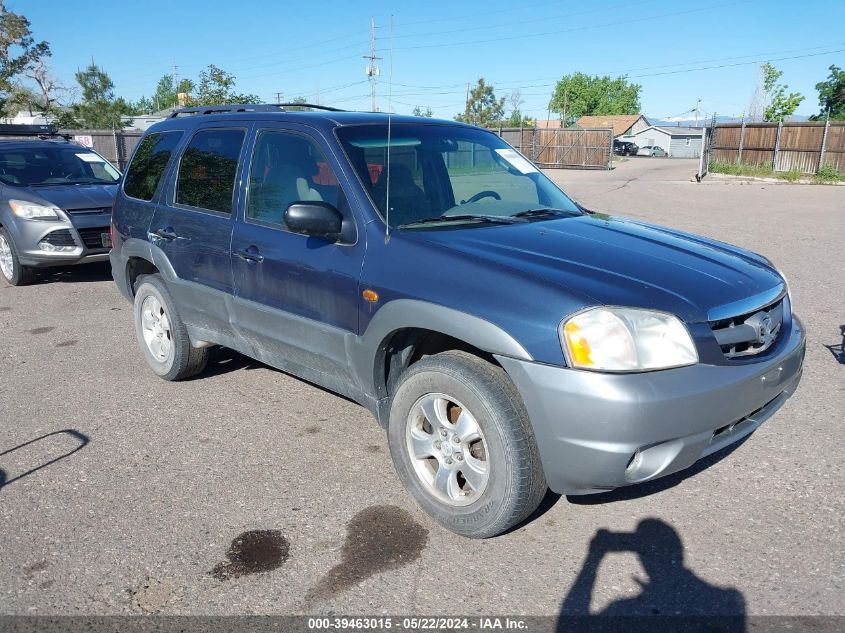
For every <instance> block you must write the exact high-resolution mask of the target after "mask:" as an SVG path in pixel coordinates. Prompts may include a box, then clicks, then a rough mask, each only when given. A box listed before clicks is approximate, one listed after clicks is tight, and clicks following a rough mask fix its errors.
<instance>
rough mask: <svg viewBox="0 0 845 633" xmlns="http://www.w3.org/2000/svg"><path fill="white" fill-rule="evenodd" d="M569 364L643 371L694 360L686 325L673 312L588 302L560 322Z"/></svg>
mask: <svg viewBox="0 0 845 633" xmlns="http://www.w3.org/2000/svg"><path fill="white" fill-rule="evenodd" d="M560 340H561V345H562V346H563V352H564V354H565V356H566V360H567V362H568V363H569V366H570V367H576V368H578V369H592V370H594V371H627V372H634V371H647V370H652V369H669V368H670V367H683V366H684V365H694V364H695V363H697V362H698V352H697V351H696V349H695V344H694V343H693V341H692V337H691V336H690V334H689V332H688V331H687V328H686V326H684V324H683V323H682V322H681V320H680V319H679V318H678V317H676V316H675V315H673V314H668V313H666V312H655V311H653V310H643V309H639V308H591V309H589V310H585V311H583V312H579V313H578V314H576V315H574V316H572V317H570V318H569V319H567V320H566V321H564V322H563V323H561V324H560Z"/></svg>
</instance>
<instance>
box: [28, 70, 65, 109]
mask: <svg viewBox="0 0 845 633" xmlns="http://www.w3.org/2000/svg"><path fill="white" fill-rule="evenodd" d="M25 74H26V76H27V77H28V78H29V79H31V80H32V81H33V82H34V83H35V85H36V86H37V87H38V93H37V94H36V93H34V94H35V103H36V104H37V106H38V109H39V110H41V111H42V112H44V113H54V112H55V111H56V110H57V108H58V106H59V93H60V92H67V88H65V87H64V86H62V84H60V83H59V81H58V79H56V78H55V77H54V76H53V74H52V73H51V72H50V69H49V67H48V66H47V62H45V61H44V59H43V58H42V59H37V60H35V61H34V62H33V63H32V64H31V65H30V67H29V68H28V69H27V70H26V72H25Z"/></svg>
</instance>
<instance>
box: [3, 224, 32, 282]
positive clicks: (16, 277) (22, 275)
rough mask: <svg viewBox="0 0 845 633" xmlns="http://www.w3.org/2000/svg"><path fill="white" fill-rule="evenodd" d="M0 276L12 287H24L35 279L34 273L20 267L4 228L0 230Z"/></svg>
mask: <svg viewBox="0 0 845 633" xmlns="http://www.w3.org/2000/svg"><path fill="white" fill-rule="evenodd" d="M0 274H2V275H3V279H5V280H6V281H7V282H9V283H10V284H11V285H13V286H25V285H27V284H29V283H32V281H33V280H34V279H35V271H34V270H33V269H32V268H29V267H27V266H23V265H21V262H20V257H19V256H18V249H17V247H16V246H15V242H14V240H13V239H12V236H11V235H9V232H8V231H7V230H6V229H5V228H0Z"/></svg>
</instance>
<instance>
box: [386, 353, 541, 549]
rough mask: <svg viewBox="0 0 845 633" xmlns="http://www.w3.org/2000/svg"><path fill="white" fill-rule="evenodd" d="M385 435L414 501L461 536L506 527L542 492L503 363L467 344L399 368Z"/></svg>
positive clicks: (525, 424)
mask: <svg viewBox="0 0 845 633" xmlns="http://www.w3.org/2000/svg"><path fill="white" fill-rule="evenodd" d="M388 441H389V444H390V453H391V456H392V457H393V463H394V465H395V467H396V471H397V473H398V474H399V478H400V479H401V480H402V483H403V484H404V485H405V487H406V488H407V489H408V491H409V492H410V493H411V494H412V495H413V496H414V498H415V499H416V501H417V503H418V504H419V505H420V507H421V508H422V509H423V510H425V511H426V512H427V513H428V514H429V515H430V516H431V517H432V518H433V519H434V520H436V521H437V522H438V523H440V524H441V525H443V526H444V527H446V528H448V529H449V530H452V531H453V532H456V533H458V534H461V535H463V536H468V537H472V538H486V537H490V536H496V535H497V534H501V533H502V532H505V531H506V530H508V529H510V528H511V527H513V526H514V525H516V524H518V523H519V522H520V521H522V520H524V519H525V518H526V517H527V516H528V515H530V514H531V513H532V512H533V511H534V510H535V509H536V508H537V506H538V505H539V504H540V501H541V500H542V498H543V495H544V494H545V493H546V489H547V486H546V480H545V477H544V476H543V470H542V467H541V465H540V457H539V451H538V449H537V442H536V440H535V439H534V434H533V432H532V429H531V423H530V421H529V420H528V414H527V413H526V411H525V407H524V405H523V403H522V399H521V398H520V396H519V392H518V391H517V390H516V387H514V385H513V383H512V382H511V381H510V379H509V378H508V376H507V374H506V373H505V372H504V370H502V369H501V368H500V367H498V366H496V365H494V364H492V363H489V362H487V361H485V360H483V359H481V358H478V357H477V356H473V355H472V354H469V353H466V352H457V351H450V352H444V353H442V354H437V355H434V356H429V357H427V358H424V359H423V360H420V361H419V362H417V363H415V364H414V365H412V366H411V367H410V369H409V370H408V371H407V372H406V373H405V374H404V375H403V376H402V378H401V379H400V382H399V385H398V386H397V388H396V393H395V395H394V396H393V400H392V403H391V409H390V424H389V428H388Z"/></svg>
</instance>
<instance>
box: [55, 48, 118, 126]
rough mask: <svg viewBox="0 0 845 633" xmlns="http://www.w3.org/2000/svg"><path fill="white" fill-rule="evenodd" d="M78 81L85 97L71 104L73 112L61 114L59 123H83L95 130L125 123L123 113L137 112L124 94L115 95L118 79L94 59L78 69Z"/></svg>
mask: <svg viewBox="0 0 845 633" xmlns="http://www.w3.org/2000/svg"><path fill="white" fill-rule="evenodd" d="M76 81H77V83H79V86H80V88H81V90H82V101H80V102H79V103H75V104H73V105H72V106H71V107H70V111H69V112H65V113H63V114H61V115H60V116H59V119H58V120H57V122H56V124H57V125H58V126H59V127H65V128H72V127H83V128H89V129H93V130H108V129H114V128H122V127H124V125H125V124H124V123H123V122H122V121H121V119H120V117H121V115H127V114H134V110H133V108H132V106H131V105H130V104H129V103H127V101H126V100H125V99H123V98H122V97H118V98H115V96H114V83H113V82H112V80H111V78H110V77H109V76H108V74H106V72H105V71H103V70H102V69H101V68H100V67H99V66H97V65H96V64H95V63H94V62H93V61H92V62H91V64H90V65H89V66H88V67H87V68H86V69H85V70H80V71H77V73H76Z"/></svg>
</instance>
